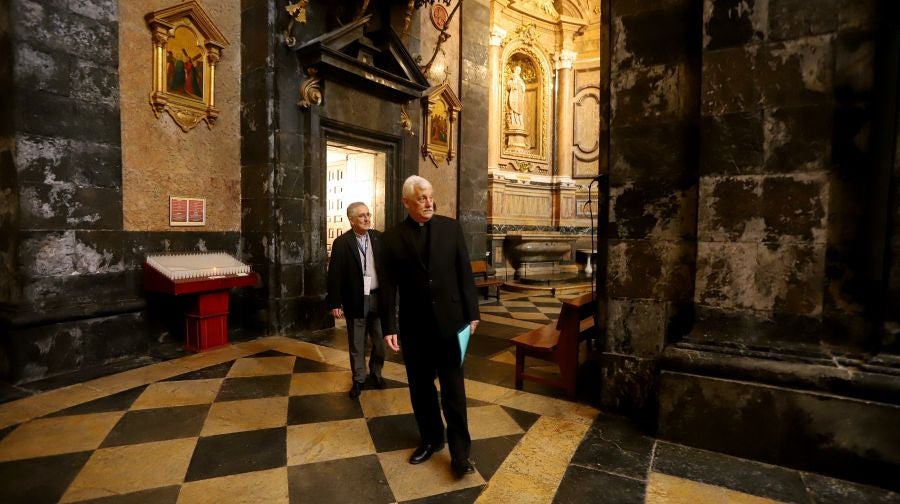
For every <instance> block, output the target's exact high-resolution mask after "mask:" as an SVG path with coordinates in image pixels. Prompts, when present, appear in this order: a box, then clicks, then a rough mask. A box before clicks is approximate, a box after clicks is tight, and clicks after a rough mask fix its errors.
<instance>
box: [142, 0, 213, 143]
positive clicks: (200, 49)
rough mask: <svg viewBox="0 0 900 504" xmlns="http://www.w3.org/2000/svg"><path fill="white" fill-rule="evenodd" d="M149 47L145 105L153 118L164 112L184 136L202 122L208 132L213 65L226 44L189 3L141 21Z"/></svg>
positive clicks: (196, 6)
mask: <svg viewBox="0 0 900 504" xmlns="http://www.w3.org/2000/svg"><path fill="white" fill-rule="evenodd" d="M144 20H145V21H146V22H147V26H148V27H149V28H150V34H151V37H150V38H151V41H152V45H153V79H152V90H151V91H150V106H151V107H152V109H153V113H154V115H155V116H156V118H157V119H158V118H159V116H160V115H162V114H163V113H164V112H168V113H169V115H170V116H171V117H172V119H173V120H174V121H175V122H176V123H177V124H178V126H179V127H181V129H182V130H184V131H185V132H187V131H190V130H191V129H192V128H194V127H195V126H197V124H199V123H200V122H201V121H205V122H206V124H207V126H208V127H210V128H211V127H212V125H213V123H215V121H216V118H218V116H219V111H218V109H216V107H215V103H216V96H215V91H216V66H217V65H218V63H219V59H220V58H221V51H222V50H223V49H224V48H226V47H227V46H228V40H227V39H226V38H225V36H224V35H223V34H222V32H221V31H220V30H219V28H218V27H217V26H216V24H215V23H214V22H213V21H212V19H210V17H209V16H208V15H207V14H206V11H204V10H203V8H202V7H201V6H200V4H199V3H197V2H196V1H194V0H191V1H189V2H184V3H181V4H178V5H175V6H172V7H168V8H166V9H160V10H157V11H154V12H151V13H149V14H147V15H146V16H144Z"/></svg>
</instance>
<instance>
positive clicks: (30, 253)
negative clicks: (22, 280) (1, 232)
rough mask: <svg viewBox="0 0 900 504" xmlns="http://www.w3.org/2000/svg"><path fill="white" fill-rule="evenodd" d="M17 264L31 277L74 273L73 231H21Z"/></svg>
mask: <svg viewBox="0 0 900 504" xmlns="http://www.w3.org/2000/svg"><path fill="white" fill-rule="evenodd" d="M19 264H21V265H22V267H23V268H24V269H23V272H24V273H25V274H26V275H27V276H28V277H31V278H35V277H53V276H62V275H71V274H73V273H75V231H64V232H50V233H44V232H31V233H23V234H22V235H21V242H20V243H19Z"/></svg>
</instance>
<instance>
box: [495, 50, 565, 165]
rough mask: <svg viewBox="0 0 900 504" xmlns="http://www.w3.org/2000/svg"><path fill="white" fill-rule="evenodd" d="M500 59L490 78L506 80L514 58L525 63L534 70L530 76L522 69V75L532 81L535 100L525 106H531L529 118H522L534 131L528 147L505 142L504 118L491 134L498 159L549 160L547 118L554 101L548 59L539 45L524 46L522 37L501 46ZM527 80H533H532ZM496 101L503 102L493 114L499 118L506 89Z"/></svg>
mask: <svg viewBox="0 0 900 504" xmlns="http://www.w3.org/2000/svg"><path fill="white" fill-rule="evenodd" d="M500 60H501V64H500V72H501V73H500V75H497V76H494V77H493V78H495V79H499V80H500V82H506V80H507V79H508V75H506V73H508V72H510V71H511V70H512V67H515V66H516V64H517V63H516V62H517V61H519V62H520V64H522V65H524V64H525V62H527V63H528V64H529V65H531V67H532V68H531V70H533V71H534V75H533V76H526V75H525V73H527V72H526V69H525V68H522V72H523V76H525V77H527V78H526V81H527V82H528V83H529V85H531V84H532V83H533V84H534V85H535V86H536V87H534V90H535V101H534V102H533V104H531V105H529V106H530V107H533V108H531V109H530V111H529V113H533V117H532V119H526V124H527V125H528V128H529V130H530V131H532V132H533V133H534V134H533V135H529V136H528V138H529V142H530V143H529V146H528V147H527V148H522V147H518V146H515V145H507V142H506V138H507V137H508V133H509V132H510V130H509V126H508V125H507V124H506V121H504V122H503V123H501V124H504V126H503V128H502V131H499V132H496V133H492V134H497V135H499V138H500V147H501V152H500V155H501V158H505V159H516V160H529V161H534V162H537V163H549V162H550V152H551V148H550V142H551V138H552V135H551V133H550V128H551V126H552V124H551V123H552V121H551V120H550V118H551V103H552V102H553V100H554V96H553V92H552V91H553V79H554V73H553V70H552V69H551V67H550V63H549V58H548V57H547V55H546V54H545V53H544V52H543V51H542V50H541V47H540V45H527V44H525V42H524V41H522V40H514V41H513V42H512V43H511V44H509V45H507V46H506V47H505V48H504V50H503V54H502V56H501V58H500ZM529 71H530V70H529ZM531 79H533V81H532V80H531ZM500 101H501V104H503V105H501V108H500V110H498V111H496V112H495V113H497V114H501V116H500V117H503V116H504V113H505V111H506V105H505V104H507V103H508V91H503V94H502V99H501V100H500ZM529 120H531V121H534V124H533V129H530V128H531V126H532V125H531V124H530V123H528V121H529Z"/></svg>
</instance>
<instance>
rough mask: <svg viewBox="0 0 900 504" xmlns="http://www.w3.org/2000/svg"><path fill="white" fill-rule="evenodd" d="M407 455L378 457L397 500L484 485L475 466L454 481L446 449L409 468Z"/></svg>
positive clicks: (380, 454) (393, 452) (400, 452)
mask: <svg viewBox="0 0 900 504" xmlns="http://www.w3.org/2000/svg"><path fill="white" fill-rule="evenodd" d="M409 453H410V451H409V450H397V451H392V452H384V453H379V454H378V460H379V461H380V462H381V468H382V469H383V470H384V475H385V476H386V477H387V481H388V485H390V487H391V490H392V491H393V492H394V498H395V499H397V501H407V500H412V499H418V498H421V497H428V496H429V495H437V494H441V493H446V492H452V491H455V490H462V489H464V488H471V487H474V486H480V485H483V484H484V478H482V477H481V474H480V473H479V472H478V471H477V469H478V467H477V465H476V471H475V473H474V474H469V475H467V476H466V477H464V478H459V479H457V478H456V476H455V475H454V474H453V472H452V471H451V470H450V451H449V450H443V451H441V452H438V453H436V454H434V456H433V457H431V458H430V459H428V460H427V461H426V462H423V463H421V464H417V465H410V463H409V461H408V459H409ZM497 502H499V501H497ZM508 502H515V501H508ZM548 502H549V501H548Z"/></svg>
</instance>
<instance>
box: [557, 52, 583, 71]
mask: <svg viewBox="0 0 900 504" xmlns="http://www.w3.org/2000/svg"><path fill="white" fill-rule="evenodd" d="M577 57H578V53H577V52H575V51H569V50H567V49H563V50H562V51H560V52H559V56H557V59H556V69H557V70H562V69H564V68H572V64H573V63H575V59H576V58H577Z"/></svg>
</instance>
